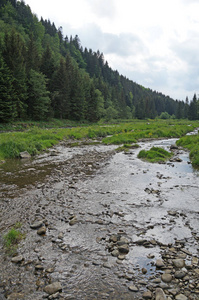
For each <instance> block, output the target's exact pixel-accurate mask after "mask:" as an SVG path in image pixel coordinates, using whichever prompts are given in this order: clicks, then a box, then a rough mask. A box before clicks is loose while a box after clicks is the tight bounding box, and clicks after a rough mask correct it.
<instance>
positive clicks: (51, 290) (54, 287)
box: [44, 282, 62, 295]
mask: <svg viewBox="0 0 199 300" xmlns="http://www.w3.org/2000/svg"><path fill="white" fill-rule="evenodd" d="M61 290H62V286H61V284H60V282H54V283H51V284H49V285H47V286H46V287H45V288H44V292H46V293H47V294H49V295H52V294H55V293H57V292H59V291H61Z"/></svg>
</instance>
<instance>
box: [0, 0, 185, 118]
mask: <svg viewBox="0 0 199 300" xmlns="http://www.w3.org/2000/svg"><path fill="white" fill-rule="evenodd" d="M188 110H189V104H188V102H187V103H184V102H182V101H177V100H173V99H172V98H170V97H169V96H165V95H163V94H162V93H159V92H156V91H152V90H150V89H147V88H144V87H143V86H141V85H139V84H137V83H135V82H133V81H132V80H129V79H128V78H126V77H124V76H123V75H120V74H119V73H118V71H114V70H112V69H111V68H110V67H109V65H108V62H107V61H105V60H104V57H103V53H100V51H97V52H94V51H92V49H87V48H83V47H82V45H81V42H80V39H79V37H78V36H77V35H76V36H75V37H72V36H70V37H68V36H63V33H62V29H61V28H58V29H57V28H56V25H55V24H54V23H51V21H50V20H44V19H43V18H41V20H38V18H37V16H36V15H34V14H33V13H32V11H31V8H30V7H29V6H28V5H26V4H25V2H24V1H16V0H10V1H5V0H1V1H0V122H6V121H7V122H8V121H12V120H15V119H32V120H44V119H48V118H51V117H55V118H60V119H71V120H87V121H90V122H95V121H98V120H99V119H100V118H104V119H105V120H110V119H113V118H122V119H131V118H138V119H144V118H155V117H156V116H159V115H161V114H162V113H165V112H166V113H167V115H168V114H169V115H170V116H172V115H173V117H174V116H176V117H178V118H182V117H185V118H186V117H187V115H188Z"/></svg>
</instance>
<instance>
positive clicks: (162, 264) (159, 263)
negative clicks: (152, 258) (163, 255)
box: [155, 259, 165, 268]
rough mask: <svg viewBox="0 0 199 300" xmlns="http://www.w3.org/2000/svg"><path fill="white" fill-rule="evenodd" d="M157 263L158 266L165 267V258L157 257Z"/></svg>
mask: <svg viewBox="0 0 199 300" xmlns="http://www.w3.org/2000/svg"><path fill="white" fill-rule="evenodd" d="M155 265H156V267H157V268H163V267H164V266H165V264H164V262H163V260H161V259H157V260H156V264H155Z"/></svg>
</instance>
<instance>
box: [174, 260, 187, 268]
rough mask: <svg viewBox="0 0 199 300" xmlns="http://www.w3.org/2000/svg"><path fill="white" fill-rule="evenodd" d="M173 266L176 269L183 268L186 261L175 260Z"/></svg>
mask: <svg viewBox="0 0 199 300" xmlns="http://www.w3.org/2000/svg"><path fill="white" fill-rule="evenodd" d="M173 265H174V266H175V267H176V268H183V267H184V266H185V261H184V259H174V260H173Z"/></svg>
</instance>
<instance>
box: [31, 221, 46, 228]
mask: <svg viewBox="0 0 199 300" xmlns="http://www.w3.org/2000/svg"><path fill="white" fill-rule="evenodd" d="M43 224H44V223H43V221H36V222H34V223H33V224H31V225H30V228H32V229H38V228H39V227H41V226H42V225H43Z"/></svg>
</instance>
